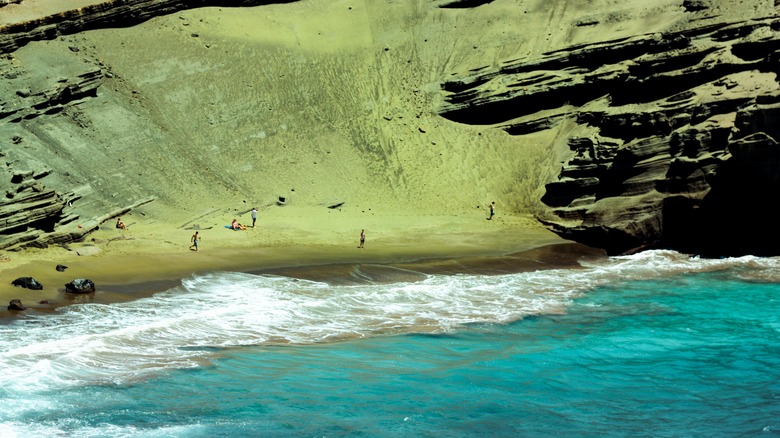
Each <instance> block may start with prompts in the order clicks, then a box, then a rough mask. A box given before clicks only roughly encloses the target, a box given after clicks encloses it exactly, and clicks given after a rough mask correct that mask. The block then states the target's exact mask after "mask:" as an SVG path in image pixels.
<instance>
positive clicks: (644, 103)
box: [440, 2, 780, 256]
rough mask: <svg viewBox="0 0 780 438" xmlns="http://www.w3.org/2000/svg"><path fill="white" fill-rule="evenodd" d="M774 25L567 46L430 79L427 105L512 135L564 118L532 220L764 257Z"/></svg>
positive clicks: (585, 239) (779, 103) (779, 161)
mask: <svg viewBox="0 0 780 438" xmlns="http://www.w3.org/2000/svg"><path fill="white" fill-rule="evenodd" d="M689 3H690V2H689ZM690 7H693V6H690ZM779 31H780V19H778V18H766V19H760V20H753V21H747V22H738V23H731V24H716V25H710V26H706V27H702V28H698V29H693V30H686V31H680V32H674V33H667V34H652V35H640V36H636V37H633V38H627V39H622V40H617V41H606V42H603V43H598V44H587V45H582V46H579V47H570V48H568V49H565V50H560V51H556V52H551V53H547V54H546V55H545V56H544V57H542V58H540V59H531V60H522V61H515V62H511V63H507V64H506V65H504V66H502V67H500V68H497V69H492V70H483V71H480V72H479V73H478V74H475V75H472V76H468V77H461V78H457V79H452V80H449V81H447V82H445V83H443V85H442V88H443V90H444V91H445V92H446V93H447V97H446V104H445V105H444V106H443V107H442V108H441V110H440V113H441V115H442V116H444V117H447V118H449V119H451V120H455V121H458V122H462V123H469V124H478V125H494V126H497V127H500V128H501V129H504V130H506V132H508V133H510V134H512V135H516V136H522V135H524V134H527V133H531V132H535V131H539V130H545V129H553V128H555V127H557V126H560V125H561V124H562V123H563V122H568V123H573V124H575V126H576V127H575V128H571V129H569V130H568V132H575V133H578V134H581V135H574V136H571V137H570V138H568V140H567V143H568V146H569V147H570V149H571V151H573V156H571V158H570V159H569V160H568V161H567V162H565V163H564V165H563V166H562V168H561V171H560V174H559V176H558V180H557V181H553V182H550V183H549V184H548V185H547V191H546V194H545V195H544V198H543V199H542V201H543V202H544V203H545V204H546V205H548V206H549V207H551V213H552V214H551V215H541V216H540V218H539V219H540V220H541V221H543V223H545V224H546V225H547V226H548V227H549V228H550V229H551V230H552V231H554V232H556V233H557V234H559V235H560V236H562V237H564V238H567V239H571V240H575V241H578V242H581V243H584V244H587V245H590V246H594V247H600V248H604V249H606V250H607V251H608V253H610V254H621V253H625V252H630V251H635V250H638V249H645V248H666V249H674V250H678V251H682V252H687V253H695V254H700V255H704V256H736V255H743V254H756V255H776V254H778V253H780V229H778V228H777V227H775V226H773V223H774V221H773V220H772V219H771V218H772V217H773V214H774V212H775V206H774V204H775V203H776V200H777V199H778V198H780V146H779V145H778V140H780V130H779V129H780V128H778V126H780V125H778V121H780V120H779V118H780V92H779V91H778V78H777V73H778V67H780V64H778V61H779V60H780V32H779ZM592 102H599V103H601V105H594V107H596V108H597V109H595V110H594V109H591V105H589V104H590V103H592ZM762 224H763V225H762Z"/></svg>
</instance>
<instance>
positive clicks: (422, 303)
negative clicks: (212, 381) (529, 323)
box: [0, 251, 780, 411]
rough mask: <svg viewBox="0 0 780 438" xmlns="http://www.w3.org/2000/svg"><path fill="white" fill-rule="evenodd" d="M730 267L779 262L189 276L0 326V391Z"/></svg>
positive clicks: (650, 258)
mask: <svg viewBox="0 0 780 438" xmlns="http://www.w3.org/2000/svg"><path fill="white" fill-rule="evenodd" d="M740 267H749V268H750V272H751V274H750V275H751V276H752V278H754V279H760V280H763V281H778V280H780V279H778V277H777V276H778V271H780V269H778V268H780V259H778V258H768V259H759V258H752V257H744V258H739V259H721V260H703V259H697V258H690V257H687V256H684V255H681V254H678V253H674V252H669V251H652V252H646V253H641V254H637V255H633V256H628V257H614V258H610V259H606V260H601V261H598V262H592V263H590V264H588V265H587V266H585V267H584V269H579V270H548V271H536V272H526V273H518V274H510V275H499V276H484V275H456V276H430V277H428V278H426V279H424V280H422V281H418V282H411V283H393V284H379V285H377V284H371V285H357V286H332V285H328V284H325V283H318V282H312V281H305V280H296V279H291V278H285V277H273V276H257V275H250V274H243V273H210V274H204V275H196V276H192V277H190V278H187V279H185V280H183V282H182V285H181V286H180V287H177V288H174V289H171V290H169V291H167V292H164V293H160V294H157V295H155V296H153V297H149V298H145V299H141V300H137V301H133V302H126V303H118V304H112V305H100V304H79V305H73V306H70V307H67V308H63V309H61V311H60V312H59V313H58V314H55V315H47V316H41V317H29V318H27V319H22V320H19V321H16V322H14V323H11V324H8V325H4V326H0V369H2V370H3V373H2V374H0V388H4V391H6V392H8V395H12V394H11V393H13V392H15V391H24V392H26V393H28V395H29V394H31V393H32V392H34V391H36V390H46V389H51V388H57V387H67V386H71V385H80V384H85V383H87V384H95V383H98V384H99V383H117V384H122V383H126V382H128V381H132V380H134V379H138V378H147V377H149V376H153V375H155V374H157V373H159V372H161V371H163V370H165V369H172V368H188V367H196V366H200V365H203V364H204V363H206V362H207V361H208V360H209V359H210V358H211V357H213V355H214V354H215V353H214V351H213V349H210V348H209V347H230V346H240V345H259V344H312V343H321V342H334V341H342V340H348V339H354V338H363V337H371V336H383V335H393V334H399V333H411V332H418V333H443V332H449V331H452V330H456V329H457V328H459V327H462V326H463V325H465V324H474V323H507V322H511V321H516V320H519V319H522V318H524V317H527V316H529V315H537V314H551V313H561V312H564V311H565V309H566V307H567V306H568V305H569V303H570V302H571V300H572V299H574V298H576V297H577V296H579V295H580V294H582V293H584V292H586V291H587V290H589V289H591V288H593V287H596V286H598V285H601V284H606V283H612V282H615V281H616V280H617V281H619V280H620V279H625V280H630V279H653V278H663V277H667V276H670V275H675V274H680V273H686V272H700V271H711V270H717V269H735V268H740ZM767 279H769V280H767ZM3 398H6V397H3ZM10 399H16V403H18V401H19V400H18V399H17V398H16V397H10ZM4 404H5V402H2V401H0V411H4V410H5V409H6V408H10V407H11V406H4ZM13 408H14V409H19V408H20V406H19V405H18V404H15V405H13ZM21 408H22V409H23V406H22V407H21Z"/></svg>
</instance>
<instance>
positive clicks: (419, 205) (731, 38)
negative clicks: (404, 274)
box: [0, 0, 780, 256]
mask: <svg viewBox="0 0 780 438" xmlns="http://www.w3.org/2000/svg"><path fill="white" fill-rule="evenodd" d="M82 2H83V3H84V4H83V5H81V6H79V7H77V8H68V7H65V8H63V7H62V5H61V4H59V2H57V3H52V2H42V3H39V5H46V6H47V7H52V8H55V9H56V8H61V9H62V10H51V11H49V12H48V13H44V14H40V16H38V17H36V18H34V19H25V20H17V21H9V20H8V17H9V16H10V15H13V14H5V12H6V11H9V10H12V8H14V7H23V6H24V5H25V4H26V3H29V1H28V2H25V1H24V0H20V1H10V2H6V3H5V4H4V3H3V2H1V1H0V75H1V76H2V78H3V80H2V81H0V154H2V156H3V158H4V160H5V164H6V165H5V167H4V169H3V170H2V171H0V173H2V174H5V176H4V177H2V178H0V188H2V190H3V192H4V195H5V197H4V198H3V200H2V201H0V249H8V248H19V247H24V246H46V245H49V244H57V243H66V242H69V241H73V240H78V239H82V238H84V236H85V235H86V234H87V233H89V232H90V231H92V230H94V229H95V228H97V227H98V226H100V224H101V223H102V222H104V221H105V220H107V219H108V218H111V217H114V216H116V215H119V214H122V215H124V214H125V213H126V212H129V211H137V209H138V207H140V206H144V211H143V212H142V214H143V215H144V216H145V217H144V220H166V221H168V220H170V217H175V218H176V219H175V220H181V222H182V223H184V222H186V221H190V220H194V218H197V217H198V215H199V214H203V213H204V212H205V211H214V210H219V209H224V206H225V205H233V206H240V207H244V208H246V210H247V211H248V209H249V208H251V206H252V205H251V204H250V205H248V204H247V202H250V203H254V202H256V200H260V202H259V204H258V205H259V206H262V205H266V204H270V205H273V202H274V201H275V200H276V199H278V198H279V197H285V198H286V199H287V200H288V203H287V205H303V204H308V205H317V206H327V205H334V204H339V205H344V208H355V209H358V210H360V211H363V212H369V211H371V208H372V207H374V209H376V208H377V206H386V205H391V204H392V205H393V206H394V208H397V209H419V210H425V211H433V210H436V211H442V212H447V213H448V214H450V213H454V214H475V211H474V208H475V206H477V207H484V205H485V204H486V203H489V202H490V201H492V200H497V201H498V202H499V206H500V209H499V211H500V212H501V211H507V212H512V213H517V214H525V213H528V214H534V215H536V216H537V217H538V218H539V220H541V221H542V222H543V223H544V224H546V225H547V226H548V227H549V228H550V229H551V230H553V231H554V232H556V233H558V234H559V235H561V236H563V237H565V238H568V239H572V240H576V241H579V242H582V243H585V244H588V245H591V246H595V247H602V248H606V249H607V250H608V251H609V252H610V253H612V254H619V253H623V252H626V251H631V250H634V249H636V248H673V249H678V250H681V251H685V252H692V253H698V254H705V255H713V256H719V255H736V254H747V253H751V254H777V250H776V248H777V243H778V232H776V231H773V229H772V228H770V227H760V226H756V223H757V222H756V220H757V219H758V218H761V217H763V215H769V214H770V213H772V203H771V202H768V200H770V199H774V198H776V197H777V194H778V190H780V189H779V188H778V168H780V165H779V164H778V152H777V150H778V146H777V144H776V139H777V138H778V133H777V132H776V131H777V113H778V109H777V105H778V97H777V92H778V91H777V90H778V83H777V70H778V68H777V67H778V65H777V63H778V48H780V47H779V45H778V27H780V26H778V21H777V18H776V17H767V15H768V14H771V13H772V11H774V8H775V5H774V4H773V3H772V2H771V0H751V1H720V2H706V1H688V0H686V1H680V0H660V1H659V2H658V4H653V5H652V6H648V5H647V3H646V2H644V1H641V0H636V1H626V2H622V3H621V5H620V7H619V8H616V7H615V5H614V2H612V1H611V0H610V1H606V0H604V1H601V0H593V1H591V2H588V4H587V5H580V4H574V3H572V2H570V1H568V0H552V1H550V0H527V1H524V2H520V3H517V2H509V1H499V0H495V1H489V0H476V1H474V0H468V1H462V0H460V1H452V0H430V1H429V2H419V1H416V0H414V1H412V0H409V1H400V2H370V1H366V2H352V1H342V0H310V1H307V2H295V1H281V0H280V1H260V0H235V1H230V2H224V1H206V0H202V1H195V0H190V1H175V0H133V1H126V0H107V1H100V0H95V1H89V0H83V1H82ZM82 2H80V4H81V3H82ZM265 5H267V6H265ZM174 12H176V13H175V14H174ZM762 17H763V18H762ZM561 160H563V166H561ZM153 200H155V201H157V202H153V203H150V201H153ZM147 204H149V205H147ZM153 206H156V207H153ZM164 209H167V210H165V211H163V210H164ZM170 211H174V212H176V214H173V215H171V214H170ZM237 211H239V209H238V208H237V207H233V208H231V210H230V212H227V211H226V214H227V215H229V216H233V215H234V214H235V212H237ZM180 212H181V213H180ZM163 214H168V216H167V217H166V218H160V217H156V216H155V215H163ZM371 214H373V213H371ZM477 214H479V211H477ZM182 217H186V220H185V219H181V218H182ZM483 222H484V221H483Z"/></svg>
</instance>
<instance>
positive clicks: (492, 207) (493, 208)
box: [487, 201, 496, 220]
mask: <svg viewBox="0 0 780 438" xmlns="http://www.w3.org/2000/svg"><path fill="white" fill-rule="evenodd" d="M488 208H489V209H490V216H488V218H487V220H491V219H493V216H494V215H495V214H496V201H493V202H491V203H490V205H488Z"/></svg>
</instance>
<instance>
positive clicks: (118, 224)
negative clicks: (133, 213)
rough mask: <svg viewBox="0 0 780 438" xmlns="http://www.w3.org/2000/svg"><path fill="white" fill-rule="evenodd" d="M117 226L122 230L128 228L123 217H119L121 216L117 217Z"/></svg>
mask: <svg viewBox="0 0 780 438" xmlns="http://www.w3.org/2000/svg"><path fill="white" fill-rule="evenodd" d="M116 227H117V228H119V229H120V230H126V229H127V226H126V225H125V223H124V222H122V218H119V217H118V218H116Z"/></svg>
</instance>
